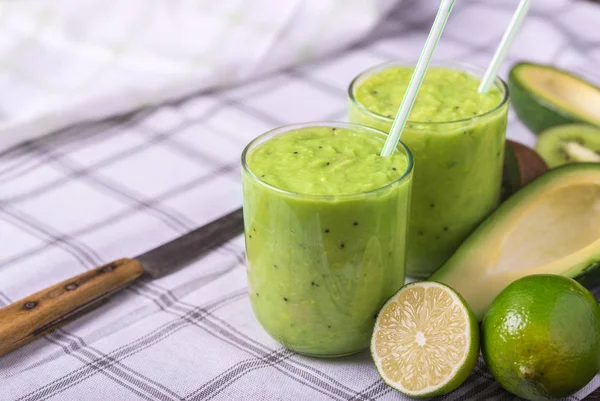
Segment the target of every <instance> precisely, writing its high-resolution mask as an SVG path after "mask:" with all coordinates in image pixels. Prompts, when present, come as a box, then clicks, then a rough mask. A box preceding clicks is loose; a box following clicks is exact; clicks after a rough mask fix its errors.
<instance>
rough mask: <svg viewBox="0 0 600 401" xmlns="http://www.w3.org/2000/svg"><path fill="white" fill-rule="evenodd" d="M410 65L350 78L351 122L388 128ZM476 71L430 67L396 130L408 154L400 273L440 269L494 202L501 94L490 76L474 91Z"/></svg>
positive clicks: (503, 114)
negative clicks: (489, 83) (409, 187)
mask: <svg viewBox="0 0 600 401" xmlns="http://www.w3.org/2000/svg"><path fill="white" fill-rule="evenodd" d="M412 72H413V68H412V67H408V66H403V65H400V64H399V63H391V64H386V65H383V66H380V67H376V68H374V69H371V70H369V71H366V72H365V73H363V74H361V75H360V76H359V77H357V78H356V79H355V80H354V81H353V82H352V84H351V86H350V90H349V95H350V102H349V117H350V121H351V122H353V123H357V124H363V125H367V126H371V127H374V128H377V129H380V130H382V131H386V132H388V131H389V129H390V128H391V124H392V122H393V117H394V116H395V114H396V111H397V110H398V107H399V105H400V102H401V101H402V98H403V96H404V92H405V91H406V88H407V86H408V83H409V81H410V78H411V75H412ZM478 74H479V71H476V70H474V69H470V68H467V69H465V68H464V67H462V66H453V65H447V66H432V67H431V68H430V69H429V71H428V72H427V75H426V77H425V80H424V82H423V85H422V87H421V90H420V91H419V95H418V97H417V100H416V102H415V105H414V107H413V110H412V112H411V114H410V117H409V122H408V124H407V126H406V128H405V130H404V132H403V133H402V141H403V142H404V143H405V144H406V145H407V146H408V147H409V148H410V150H411V151H412V152H413V154H414V157H415V165H416V169H415V177H414V183H413V193H412V204H411V214H410V223H409V237H408V245H407V246H408V247H407V273H408V275H409V276H412V277H421V278H423V277H427V276H428V275H429V274H431V273H432V272H433V271H435V270H436V269H437V268H438V267H440V266H441V265H442V264H443V263H444V262H445V261H446V260H447V259H448V258H449V257H450V255H452V253H454V251H455V250H456V249H457V248H458V246H459V245H460V244H461V242H462V241H463V240H464V239H465V238H466V237H467V236H468V235H469V234H470V233H471V232H472V231H473V230H474V229H475V227H476V226H477V225H478V224H479V223H480V222H481V221H482V220H483V219H484V218H485V217H486V216H487V215H488V214H489V213H490V212H491V211H493V210H494V209H495V208H496V206H497V205H498V203H499V200H500V185H501V179H502V163H503V157H504V141H505V134H506V118H507V111H508V95H507V89H506V85H505V84H504V83H503V82H502V81H501V80H499V79H498V80H497V81H496V85H495V86H494V87H493V88H492V89H491V90H490V91H489V92H488V93H486V94H478V93H477V87H478V86H479V82H480V78H479V77H478V76H477V75H478Z"/></svg>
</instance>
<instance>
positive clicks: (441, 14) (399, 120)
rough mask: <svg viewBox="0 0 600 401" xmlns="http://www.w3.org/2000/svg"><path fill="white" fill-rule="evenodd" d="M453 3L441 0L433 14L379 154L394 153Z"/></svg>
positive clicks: (389, 154)
mask: <svg viewBox="0 0 600 401" xmlns="http://www.w3.org/2000/svg"><path fill="white" fill-rule="evenodd" d="M453 5H454V0H442V2H441V4H440V8H439V10H438V12H437V15H436V16H435V20H434V21H433V25H432V26H431V30H430V31H429V36H427V40H426V41H425V46H424V47H423V51H421V55H420V56H419V60H418V61H417V65H416V67H415V71H414V72H413V75H412V77H411V78H410V82H409V83H408V88H407V89H406V93H405V94H404V98H403V99H402V103H400V108H399V109H398V114H396V119H395V120H394V123H393V124H392V128H391V129H390V134H389V135H388V138H387V140H386V141H385V144H384V145H383V150H382V151H381V156H384V157H386V156H391V155H392V153H394V149H396V146H398V141H399V140H400V135H401V134H402V130H403V129H404V126H405V125H406V121H407V120H408V115H409V114H410V111H411V110H412V107H413V105H414V103H415V99H416V98H417V93H418V92H419V88H421V84H422V83H423V78H425V73H427V67H429V62H430V61H431V56H433V52H434V50H435V47H436V46H437V44H438V42H439V40H440V37H441V36H442V32H443V31H444V27H445V26H446V22H447V21H448V17H449V16H450V11H452V6H453Z"/></svg>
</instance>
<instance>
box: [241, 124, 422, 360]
mask: <svg viewBox="0 0 600 401" xmlns="http://www.w3.org/2000/svg"><path fill="white" fill-rule="evenodd" d="M385 138H386V134H385V133H383V132H381V131H378V130H376V129H373V128H369V127H363V126H359V125H354V124H348V123H339V122H323V123H306V124H296V125H291V126H286V127H282V128H278V129H275V130H273V131H270V132H267V133H266V134H264V135H262V136H260V137H258V138H257V139H255V140H254V141H252V142H251V143H250V144H249V145H248V146H247V147H246V149H245V150H244V152H243V154H242V185H243V196H244V202H243V207H244V232H245V240H246V257H247V275H248V291H249V296H250V300H251V303H252V307H253V310H254V313H255V315H256V317H257V319H258V321H259V322H260V323H261V325H262V326H263V328H264V329H265V330H266V331H267V332H268V333H269V334H270V335H271V336H272V337H273V338H275V339H276V340H277V341H279V342H280V343H281V344H283V345H285V346H286V347H288V348H290V349H292V350H294V351H296V352H298V353H301V354H305V355H310V356H320V357H334V356H342V355H348V354H352V353H355V352H358V351H360V350H362V349H364V348H366V347H367V346H368V345H369V342H370V338H371V334H372V331H373V326H374V323H375V318H376V314H377V312H378V311H379V309H380V308H381V306H382V305H383V303H384V302H385V301H386V300H387V299H388V298H389V297H390V296H392V295H393V294H394V293H395V291H397V290H398V289H399V288H400V287H401V286H402V285H403V284H404V279H405V242H406V234H407V223H408V213H409V203H410V202H409V200H410V193H411V184H412V171H413V159H412V155H411V153H410V151H409V150H408V148H406V146H404V144H402V143H400V144H399V145H398V147H397V151H396V152H395V153H394V154H393V155H392V156H390V157H381V156H379V152H381V149H382V148H383V143H384V141H385Z"/></svg>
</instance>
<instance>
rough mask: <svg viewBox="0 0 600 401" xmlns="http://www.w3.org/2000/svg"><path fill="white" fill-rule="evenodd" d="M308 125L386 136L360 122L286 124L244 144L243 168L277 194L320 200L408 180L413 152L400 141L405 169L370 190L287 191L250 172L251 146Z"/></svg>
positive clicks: (359, 194) (356, 195)
mask: <svg viewBox="0 0 600 401" xmlns="http://www.w3.org/2000/svg"><path fill="white" fill-rule="evenodd" d="M309 127H324V128H343V129H350V130H351V129H352V128H360V129H361V130H363V131H366V132H369V133H374V134H377V135H381V136H382V139H385V138H386V137H387V136H388V134H386V133H385V132H383V131H380V130H378V129H376V128H371V127H367V126H365V125H360V124H353V123H347V122H340V121H316V122H307V123H295V124H288V125H284V126H281V127H278V128H274V129H272V130H269V131H267V132H265V133H263V134H261V135H259V136H257V137H256V138H254V139H253V140H252V141H250V143H248V145H246V147H245V148H244V150H243V151H242V156H241V159H242V160H241V162H242V168H243V170H244V171H245V172H246V173H247V174H248V175H249V176H250V177H251V178H252V179H253V180H254V181H256V182H258V183H259V184H261V185H262V186H264V187H266V188H268V189H270V190H272V191H275V192H277V193H279V194H283V195H288V196H290V197H295V198H304V199H321V200H323V199H324V200H328V201H336V200H350V199H354V198H362V197H364V196H370V195H374V194H377V193H378V192H383V191H385V190H387V189H389V188H391V187H392V186H394V185H397V184H400V183H401V182H403V181H406V180H408V178H409V177H410V176H411V175H412V172H413V168H414V158H413V154H412V152H411V151H410V149H409V148H408V147H407V146H406V145H405V144H404V143H403V142H402V141H399V142H398V145H397V147H396V148H397V149H398V147H400V146H401V149H402V150H404V153H405V154H406V157H407V161H408V164H407V165H406V169H405V170H404V173H403V174H402V175H401V176H400V177H398V178H397V179H395V180H393V181H391V182H389V183H387V184H385V185H384V186H381V187H378V188H375V189H372V190H370V191H365V192H357V193H352V194H341V195H327V194H322V195H317V194H304V193H300V192H294V191H288V190H285V189H282V188H279V187H276V186H274V185H271V184H269V183H267V182H265V181H264V180H262V179H261V178H260V177H258V176H257V175H256V174H254V172H252V170H251V168H250V167H249V166H248V163H247V156H248V154H249V152H250V150H251V148H253V146H255V145H256V144H258V143H259V142H261V140H264V139H265V138H266V137H268V136H275V135H285V133H287V132H289V131H292V130H297V129H301V128H309Z"/></svg>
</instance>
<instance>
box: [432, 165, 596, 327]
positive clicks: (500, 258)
mask: <svg viewBox="0 0 600 401" xmlns="http://www.w3.org/2000/svg"><path fill="white" fill-rule="evenodd" d="M531 274H560V275H563V276H566V277H571V278H574V279H576V280H578V281H580V282H581V283H582V284H584V285H591V284H594V283H596V282H598V281H599V280H600V164H594V163H582V164H571V165H566V166H562V167H559V168H556V169H554V170H551V171H550V172H548V173H546V174H544V175H542V176H540V177H539V178H537V179H536V180H534V181H533V182H531V183H530V184H529V185H527V186H526V187H524V188H523V189H521V190H519V191H518V192H517V193H516V194H514V195H513V196H512V197H511V198H509V199H508V200H507V201H506V202H504V203H503V204H501V205H500V207H499V208H498V209H496V211H495V212H494V213H492V214H491V215H490V216H489V217H488V218H487V219H486V220H485V221H484V222H483V223H482V224H481V225H480V226H479V227H478V228H477V229H476V230H475V232H473V234H471V235H470V236H469V237H468V238H467V239H466V240H465V242H464V243H463V244H462V245H461V246H460V248H459V249H458V250H457V251H456V253H455V254H454V255H452V257H451V258H450V259H449V260H448V261H447V262H446V263H445V264H444V265H443V266H442V267H441V268H440V269H439V270H438V271H436V272H435V273H433V275H432V276H430V277H429V280H431V281H437V282H440V283H443V284H446V285H449V286H450V287H452V288H453V289H455V290H456V291H458V292H459V293H460V294H461V295H462V296H463V298H465V300H466V301H467V302H468V304H469V306H470V307H471V308H472V309H473V312H474V313H475V315H476V316H477V318H478V319H481V318H482V317H483V315H484V313H485V312H486V310H487V308H488V306H489V305H490V303H491V302H492V300H493V299H494V298H495V297H496V295H498V294H499V293H500V292H501V291H502V290H503V289H504V288H505V287H506V286H508V285H509V284H510V283H512V282H513V281H515V280H517V279H518V278H521V277H524V276H528V275H531Z"/></svg>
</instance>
